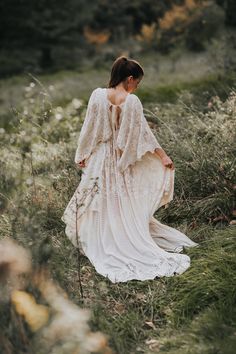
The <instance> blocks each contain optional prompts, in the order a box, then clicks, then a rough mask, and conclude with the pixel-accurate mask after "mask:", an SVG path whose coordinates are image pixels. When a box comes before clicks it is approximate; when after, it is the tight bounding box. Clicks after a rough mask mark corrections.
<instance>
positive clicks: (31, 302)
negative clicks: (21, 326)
mask: <svg viewBox="0 0 236 354" xmlns="http://www.w3.org/2000/svg"><path fill="white" fill-rule="evenodd" d="M11 300H12V302H13V304H14V305H15V308H16V312H17V313H18V314H19V315H22V316H24V319H25V321H26V322H27V323H28V325H29V326H30V328H31V329H32V331H34V332H35V331H37V330H38V329H40V328H41V327H42V326H44V325H45V324H46V323H47V322H48V318H49V310H48V307H47V306H44V305H40V304H37V303H36V301H35V298H34V297H33V296H32V295H31V294H28V293H26V292H25V291H20V290H14V291H13V292H12V295H11Z"/></svg>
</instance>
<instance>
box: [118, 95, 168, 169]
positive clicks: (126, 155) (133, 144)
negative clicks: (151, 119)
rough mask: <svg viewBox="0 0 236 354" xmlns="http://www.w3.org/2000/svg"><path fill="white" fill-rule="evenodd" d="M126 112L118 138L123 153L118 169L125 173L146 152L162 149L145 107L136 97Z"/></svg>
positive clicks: (119, 147) (134, 96)
mask: <svg viewBox="0 0 236 354" xmlns="http://www.w3.org/2000/svg"><path fill="white" fill-rule="evenodd" d="M132 96H133V99H132V100H131V103H130V104H129V105H127V106H126V109H125V110H124V114H123V118H122V122H121V125H120V129H119V133H118V136H117V141H116V142H117V148H118V149H120V150H121V151H122V154H121V157H120V159H119V162H118V168H119V169H120V170H121V171H124V170H125V169H126V168H127V167H128V166H129V165H132V164H134V163H135V162H136V161H140V160H141V159H142V156H143V155H145V154H146V152H148V151H150V152H154V150H155V149H156V148H162V147H161V145H160V144H159V142H158V141H157V138H156V137H155V135H154V134H153V132H152V130H151V128H150V127H149V125H148V122H147V120H146V118H145V116H144V113H143V106H142V103H141V101H140V100H139V98H138V97H137V96H136V95H132Z"/></svg>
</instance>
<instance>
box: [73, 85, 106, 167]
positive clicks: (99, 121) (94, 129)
mask: <svg viewBox="0 0 236 354" xmlns="http://www.w3.org/2000/svg"><path fill="white" fill-rule="evenodd" d="M111 134H112V131H111V127H110V123H109V120H108V119H106V115H105V111H104V107H103V104H102V102H101V97H100V95H99V88H97V89H95V90H94V91H93V92H92V94H91V96H90V98H89V101H88V106H87V110H86V115H85V118H84V122H83V125H82V128H81V131H80V135H79V138H78V144H77V149H76V153H75V158H74V161H75V162H76V163H78V162H80V161H82V160H84V159H85V160H87V159H88V158H89V157H90V155H91V154H92V153H93V152H94V150H95V148H96V146H97V145H98V144H99V143H100V142H106V141H107V140H108V139H109V138H110V136H111Z"/></svg>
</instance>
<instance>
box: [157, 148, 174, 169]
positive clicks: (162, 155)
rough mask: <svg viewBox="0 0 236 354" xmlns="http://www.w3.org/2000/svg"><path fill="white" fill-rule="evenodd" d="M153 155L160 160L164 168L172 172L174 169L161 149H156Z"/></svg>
mask: <svg viewBox="0 0 236 354" xmlns="http://www.w3.org/2000/svg"><path fill="white" fill-rule="evenodd" d="M154 154H155V155H156V156H159V157H160V158H161V161H162V163H163V165H164V166H166V167H169V168H171V169H172V170H173V169H174V168H175V166H174V163H173V161H172V160H171V158H170V157H169V156H168V155H167V154H166V152H165V151H164V150H163V149H162V148H156V149H155V152H154Z"/></svg>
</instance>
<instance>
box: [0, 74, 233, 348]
mask: <svg viewBox="0 0 236 354" xmlns="http://www.w3.org/2000/svg"><path fill="white" fill-rule="evenodd" d="M27 87H28V89H27V90H25V96H24V98H23V100H22V103H21V106H19V107H15V109H14V119H13V120H12V121H11V122H9V123H8V125H7V127H6V129H5V130H4V129H3V128H2V129H1V131H0V133H1V137H2V139H1V140H0V144H1V156H0V161H1V170H0V174H1V180H0V210H1V217H0V229H1V238H7V239H11V238H14V239H16V240H17V241H18V243H20V244H21V245H23V246H25V247H26V248H27V249H29V250H30V251H31V253H32V258H33V268H34V269H35V268H36V269H38V268H40V267H42V266H43V267H46V268H47V269H48V270H49V271H50V273H51V276H52V277H53V278H54V279H55V281H57V282H58V283H59V284H60V286H61V287H62V288H63V289H64V290H66V291H67V293H68V296H69V298H70V299H71V300H72V301H73V302H74V303H76V304H77V305H80V307H82V308H84V307H85V308H89V309H90V310H91V319H90V326H91V328H92V329H93V330H99V331H102V332H103V333H106V334H107V335H108V336H109V342H110V344H111V346H112V348H113V350H114V351H115V352H116V353H119V354H122V353H124V354H131V353H139V352H140V353H154V352H163V353H164V352H169V353H183V354H185V353H186V354H187V353H191V354H192V353H193V354H195V353H196V354H197V353H227V354H228V353H229V354H231V353H233V346H234V344H235V287H234V286H233V285H234V282H235V199H234V194H235V190H236V186H235V180H236V179H235V150H236V148H235V131H236V129H235V128H236V127H235V125H236V119H235V117H236V95H235V93H234V92H233V91H232V93H231V94H230V95H229V96H228V98H227V100H225V101H224V100H222V99H220V98H219V97H217V96H213V97H212V98H211V99H208V101H206V102H205V101H203V102H201V107H198V106H197V104H196V101H195V99H194V98H195V95H194V93H193V92H191V89H190V88H189V90H188V91H182V90H180V92H179V93H178V95H177V97H176V99H175V102H174V103H172V104H170V103H168V104H167V103H162V104H157V102H156V100H155V99H153V101H152V102H151V103H150V104H145V106H144V108H145V114H146V116H147V119H148V120H150V122H151V124H152V127H153V129H154V133H155V134H156V136H157V138H158V140H159V142H160V143H161V145H162V147H163V148H164V149H165V150H166V151H167V153H168V154H169V155H170V156H171V158H172V159H173V161H174V163H175V166H176V181H175V196H174V200H173V201H172V202H171V203H170V204H169V206H168V208H161V209H159V210H158V211H157V212H156V214H155V216H156V217H157V218H158V219H159V220H161V221H162V222H165V223H168V224H169V225H173V226H175V227H177V228H179V229H180V230H182V231H183V232H185V233H186V234H187V235H188V236H189V237H191V238H192V239H194V240H195V241H197V242H199V244H200V246H199V248H195V249H192V250H188V251H186V252H187V253H188V254H189V255H190V256H191V259H192V265H191V268H190V269H189V270H188V271H187V272H185V273H184V274H182V275H181V276H177V277H173V278H167V279H165V278H162V279H158V280H155V281H152V280H151V281H144V282H139V281H135V280H134V281H129V282H127V283H124V284H120V283H118V284H111V283H110V282H109V281H108V280H107V279H105V278H103V277H102V276H101V275H99V274H97V273H96V272H95V270H94V268H93V266H92V265H91V264H90V262H89V261H88V259H87V258H86V257H83V256H81V259H80V262H81V266H80V274H78V258H77V256H78V255H77V251H76V249H75V248H74V247H73V246H72V244H71V243H70V242H69V240H68V239H67V237H66V236H65V233H64V224H63V223H62V221H61V215H62V213H63V211H64V208H65V206H66V204H67V202H68V201H69V199H70V197H71V196H72V194H73V192H74V190H75V188H76V187H77V185H78V183H79V181H80V176H81V171H78V170H76V168H75V166H74V161H73V158H74V152H75V148H76V143H77V137H78V133H79V130H80V128H81V125H82V123H83V119H84V115H85V109H86V102H85V101H83V100H80V99H78V98H76V97H73V98H72V99H71V100H69V101H68V102H66V103H65V104H61V105H54V104H53V101H52V99H51V95H50V90H49V88H48V87H44V86H43V85H42V84H41V83H40V82H38V81H37V80H36V81H35V80H32V83H31V84H30V85H28V86H27ZM39 92H41V93H39ZM79 275H80V281H81V284H80V282H79ZM80 285H82V287H83V296H82V294H81V291H80ZM27 291H28V292H29V293H30V292H31V293H33V294H34V296H36V293H35V290H33V289H30V288H28V289H27ZM1 301H2V305H3V306H2V308H4V311H3V312H2V317H1V319H2V320H1V324H0V326H1V330H2V331H3V332H2V333H4V336H5V338H7V340H8V341H9V342H10V344H11V345H10V346H9V348H11V349H9V353H16V352H17V353H23V352H29V353H30V350H31V349H32V345H33V343H34V342H33V341H34V340H35V338H34V333H33V332H32V331H30V329H29V331H26V332H25V335H26V338H27V341H26V342H27V343H28V346H27V345H26V346H25V347H24V349H19V347H17V340H16V336H15V335H14V333H13V331H16V327H15V326H11V321H12V318H11V316H9V313H10V312H9V311H10V307H9V303H8V302H6V299H5V300H3V299H2V300H1ZM22 321H23V322H22ZM21 323H23V325H24V326H25V322H24V320H23V319H21ZM17 333H18V332H17ZM18 334H19V333H18ZM30 348H31V349H30ZM17 350H18V351H17ZM63 353H69V352H68V351H67V352H66V351H64V352H63Z"/></svg>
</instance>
